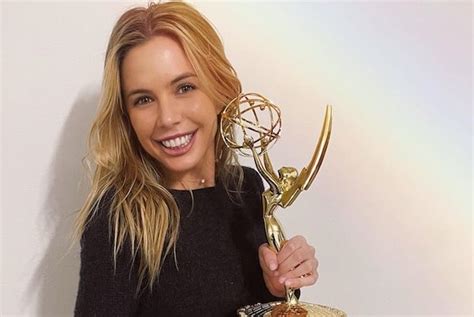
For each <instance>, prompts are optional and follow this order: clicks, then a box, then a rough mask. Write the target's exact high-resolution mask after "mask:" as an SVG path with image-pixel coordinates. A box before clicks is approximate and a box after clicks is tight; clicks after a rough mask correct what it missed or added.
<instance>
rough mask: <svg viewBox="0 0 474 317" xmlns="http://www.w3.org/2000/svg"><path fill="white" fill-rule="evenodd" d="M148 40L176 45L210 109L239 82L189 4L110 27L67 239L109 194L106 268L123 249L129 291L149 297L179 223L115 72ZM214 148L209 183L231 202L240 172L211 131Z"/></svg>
mask: <svg viewBox="0 0 474 317" xmlns="http://www.w3.org/2000/svg"><path fill="white" fill-rule="evenodd" d="M156 35H167V36H170V37H172V38H174V39H175V40H177V41H178V42H179V43H180V44H181V46H182V48H183V50H184V52H185V54H186V56H187V58H188V59H189V61H190V62H191V64H192V66H193V68H194V70H195V72H196V75H197V76H198V78H199V80H200V82H201V85H202V87H203V88H202V89H204V92H205V93H206V94H207V95H208V96H209V97H210V98H211V100H212V101H213V102H214V104H215V105H216V107H219V108H220V109H221V110H222V108H223V107H224V106H225V105H226V104H227V103H228V102H230V101H231V100H232V99H233V98H234V97H235V96H237V95H238V94H239V93H240V92H241V84H240V81H239V79H238V78H237V75H236V72H235V70H234V68H233V67H232V65H231V64H230V63H229V61H228V60H227V58H226V56H225V53H224V47H223V45H222V42H221V40H220V38H219V36H218V34H217V33H216V31H215V30H214V28H213V27H212V25H211V24H210V23H209V22H208V21H207V20H206V18H205V17H204V16H202V15H201V14H200V13H199V12H198V11H197V10H196V9H194V8H193V7H192V6H191V5H189V4H186V3H183V2H166V3H158V4H157V3H150V4H148V6H147V7H136V8H132V9H129V10H128V11H126V12H125V13H123V15H122V16H121V17H120V18H119V19H118V21H117V23H116V24H115V26H114V28H113V30H112V34H111V36H110V39H109V43H108V47H107V52H106V57H105V64H104V75H103V82H102V92H101V97H100V101H99V109H98V113H97V116H96V118H95V120H94V122H93V125H92V128H91V131H90V135H89V139H88V153H87V155H86V156H85V157H84V159H83V160H84V161H85V162H87V165H88V166H92V165H95V170H94V171H93V172H92V169H89V173H90V174H91V176H92V177H91V182H92V184H91V191H90V193H89V195H88V197H87V199H86V201H85V203H84V205H83V206H82V208H81V209H80V210H79V213H78V216H77V219H76V224H75V233H74V236H75V238H76V240H78V239H80V237H81V236H82V234H83V233H84V230H85V229H86V226H87V224H88V223H89V221H90V220H91V218H92V217H93V216H94V215H95V213H96V212H97V209H98V208H97V207H98V206H99V202H100V201H101V199H103V198H104V196H105V194H106V193H107V192H108V191H109V190H111V189H112V192H113V199H112V202H111V204H110V210H109V211H108V216H109V233H111V235H110V238H111V239H112V238H113V252H114V263H115V262H116V259H117V254H118V253H119V252H120V251H121V250H122V249H123V246H124V245H125V243H126V242H129V243H130V246H131V256H132V258H133V259H134V260H135V259H136V258H137V256H138V259H139V266H138V275H139V276H138V280H139V283H138V288H137V292H138V290H139V289H140V287H141V285H143V283H144V282H145V283H146V284H147V285H148V286H149V287H150V290H151V288H152V285H153V283H154V281H155V280H156V279H157V278H158V276H159V273H160V270H161V266H162V263H163V260H164V258H165V257H166V256H167V255H168V254H169V252H170V251H171V250H172V249H173V250H174V254H175V255H176V253H175V252H176V249H175V247H176V241H177V239H178V232H179V221H180V217H179V210H178V207H177V205H176V202H175V201H174V199H173V196H172V195H171V194H170V192H169V191H168V190H166V188H165V187H163V178H162V177H163V176H162V175H163V173H162V171H161V170H160V166H159V162H157V161H156V159H154V158H153V157H151V156H150V155H149V154H148V153H147V152H145V150H144V149H143V148H142V146H141V145H140V143H139V141H138V138H137V136H136V135H135V132H134V131H133V128H132V126H131V124H130V120H129V117H128V114H127V111H126V107H125V104H124V102H123V99H122V93H121V92H122V91H121V85H120V76H121V75H120V69H121V63H122V61H123V59H124V57H125V55H126V54H127V52H129V51H130V50H131V49H132V48H134V47H136V46H137V45H140V44H143V43H144V42H146V41H148V40H149V39H150V38H152V37H153V36H156ZM218 121H220V120H218ZM218 131H219V129H218ZM215 144H216V147H215V154H216V177H217V178H218V181H219V182H221V183H222V184H223V185H224V187H225V189H226V191H227V193H228V195H229V196H230V197H231V199H232V197H234V198H236V197H237V198H238V197H239V192H240V190H241V186H242V179H243V172H242V168H241V167H240V166H239V164H238V162H237V157H236V156H235V154H234V153H233V152H232V151H230V150H229V149H228V148H227V147H226V146H225V144H224V142H223V140H222V138H221V136H220V133H219V132H217V134H216V142H215ZM91 163H92V164H91ZM237 200H238V199H237ZM127 240H128V241H127ZM175 260H176V258H175Z"/></svg>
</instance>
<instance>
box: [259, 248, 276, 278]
mask: <svg viewBox="0 0 474 317" xmlns="http://www.w3.org/2000/svg"><path fill="white" fill-rule="evenodd" d="M258 257H259V260H260V266H261V267H262V269H263V270H264V272H265V273H271V272H273V271H275V270H276V269H277V268H278V259H277V255H276V253H275V251H273V250H272V249H270V247H269V246H268V244H267V243H264V244H262V245H261V246H260V247H259V248H258Z"/></svg>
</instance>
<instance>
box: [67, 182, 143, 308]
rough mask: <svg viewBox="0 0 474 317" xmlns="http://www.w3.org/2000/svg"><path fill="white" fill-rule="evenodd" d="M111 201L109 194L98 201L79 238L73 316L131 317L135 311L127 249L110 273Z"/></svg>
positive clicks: (134, 282)
mask: <svg viewBox="0 0 474 317" xmlns="http://www.w3.org/2000/svg"><path fill="white" fill-rule="evenodd" d="M111 199H112V198H111V194H110V191H109V192H108V193H107V194H106V195H104V198H103V199H101V200H100V202H99V204H98V207H97V208H98V209H97V212H96V214H95V215H94V216H93V217H92V218H91V219H90V221H89V223H88V224H87V227H86V229H85V231H84V233H83V235H82V238H81V268H80V275H79V289H78V293H77V298H76V305H75V311H74V315H75V316H131V315H134V314H135V313H136V311H137V308H138V300H137V299H136V298H135V291H136V289H137V277H136V272H135V269H134V265H133V263H132V261H131V255H130V249H129V247H125V248H123V250H121V251H120V252H119V254H118V255H117V261H116V267H115V269H114V259H113V243H112V241H113V240H112V239H111V237H112V236H111V235H109V220H108V219H109V217H108V212H109V208H110V204H111ZM125 245H127V244H125Z"/></svg>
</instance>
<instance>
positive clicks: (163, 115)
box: [156, 98, 182, 128]
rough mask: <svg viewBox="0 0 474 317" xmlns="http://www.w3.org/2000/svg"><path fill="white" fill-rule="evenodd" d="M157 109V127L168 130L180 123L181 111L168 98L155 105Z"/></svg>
mask: <svg viewBox="0 0 474 317" xmlns="http://www.w3.org/2000/svg"><path fill="white" fill-rule="evenodd" d="M157 107H158V113H157V118H156V125H157V126H158V127H161V128H169V127H172V126H174V125H177V124H179V123H180V122H181V119H182V115H181V111H180V109H179V107H178V106H177V105H176V104H175V103H173V102H172V100H170V99H169V98H162V99H161V100H160V102H158V103H157Z"/></svg>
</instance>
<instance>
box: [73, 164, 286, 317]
mask: <svg viewBox="0 0 474 317" xmlns="http://www.w3.org/2000/svg"><path fill="white" fill-rule="evenodd" d="M262 191H263V184H262V180H261V178H260V176H259V175H258V173H257V172H256V171H255V170H253V169H250V168H244V185H243V193H242V198H243V205H241V206H238V205H236V204H235V203H233V202H232V201H231V200H230V199H229V197H228V195H227V193H226V192H225V190H224V188H223V186H222V185H221V184H220V183H219V182H218V183H217V184H216V186H215V187H209V188H203V189H197V190H193V191H192V195H193V197H194V206H193V208H192V209H191V205H192V203H191V202H192V200H191V193H190V192H189V191H186V190H170V192H171V193H172V195H173V196H174V198H175V200H176V201H177V203H178V207H179V210H180V213H181V223H180V232H179V239H178V242H177V248H176V254H177V265H178V269H177V268H176V264H175V261H174V257H173V254H172V253H171V254H170V255H169V256H168V257H166V259H165V260H164V263H163V268H162V271H161V274H160V277H159V280H158V281H156V282H155V284H154V287H153V291H152V293H150V292H149V290H148V289H146V290H144V291H143V292H142V293H141V294H140V296H138V297H135V290H136V287H137V273H136V272H137V269H136V267H137V263H136V262H135V263H134V264H132V263H131V256H130V251H129V249H128V247H127V248H125V249H124V250H123V251H122V252H121V253H120V255H119V257H118V259H117V267H116V271H115V273H114V268H113V252H112V242H111V240H109V225H108V216H107V213H108V209H109V206H110V197H106V199H104V200H102V202H101V204H100V205H99V210H98V213H97V215H96V216H95V217H94V218H93V219H92V221H91V222H90V224H89V225H88V227H87V228H86V230H85V232H84V234H83V237H82V240H81V270H80V282H79V290H78V294H77V300H76V307H75V315H76V316H236V310H237V309H238V308H239V307H241V306H244V305H248V304H254V303H257V302H268V301H275V300H281V299H280V298H277V297H274V296H272V295H271V294H270V293H269V292H268V290H267V289H266V287H265V284H264V281H263V277H262V271H261V268H260V265H259V262H258V247H259V245H260V244H262V243H265V242H266V238H265V230H264V225H263V218H262V202H261V193H262Z"/></svg>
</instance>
